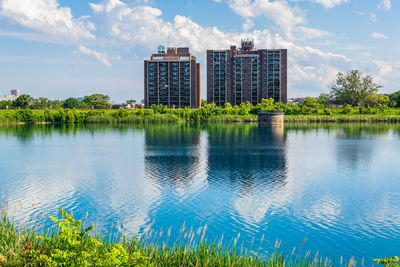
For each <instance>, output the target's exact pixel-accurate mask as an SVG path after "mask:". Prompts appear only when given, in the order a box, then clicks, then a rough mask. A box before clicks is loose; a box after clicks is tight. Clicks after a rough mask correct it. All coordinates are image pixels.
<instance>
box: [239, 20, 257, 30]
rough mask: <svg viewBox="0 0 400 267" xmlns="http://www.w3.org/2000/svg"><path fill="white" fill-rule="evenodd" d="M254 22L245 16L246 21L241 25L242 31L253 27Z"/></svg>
mask: <svg viewBox="0 0 400 267" xmlns="http://www.w3.org/2000/svg"><path fill="white" fill-rule="evenodd" d="M254 25H255V24H254V22H253V20H252V19H249V18H246V22H245V23H244V24H243V25H242V28H243V30H244V31H249V30H250V29H251V28H253V27H254Z"/></svg>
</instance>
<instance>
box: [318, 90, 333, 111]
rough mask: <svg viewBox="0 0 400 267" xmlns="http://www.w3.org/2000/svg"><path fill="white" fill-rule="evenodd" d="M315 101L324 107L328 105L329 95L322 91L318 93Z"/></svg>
mask: <svg viewBox="0 0 400 267" xmlns="http://www.w3.org/2000/svg"><path fill="white" fill-rule="evenodd" d="M317 101H318V104H320V105H322V106H323V107H325V108H326V107H328V106H329V104H330V102H331V97H330V95H328V94H326V93H322V94H320V95H319V97H318V99H317Z"/></svg>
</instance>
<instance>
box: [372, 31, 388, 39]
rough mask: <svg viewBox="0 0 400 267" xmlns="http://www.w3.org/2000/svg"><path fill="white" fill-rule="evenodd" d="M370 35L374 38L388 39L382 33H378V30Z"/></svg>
mask: <svg viewBox="0 0 400 267" xmlns="http://www.w3.org/2000/svg"><path fill="white" fill-rule="evenodd" d="M371 37H372V38H374V39H388V38H389V37H387V36H386V35H384V34H383V33H378V32H373V33H371Z"/></svg>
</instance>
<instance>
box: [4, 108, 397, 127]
mask: <svg viewBox="0 0 400 267" xmlns="http://www.w3.org/2000/svg"><path fill="white" fill-rule="evenodd" d="M315 111H316V112H317V111H318V112H322V113H323V112H324V110H322V111H321V110H315ZM331 111H332V112H333V111H334V112H335V113H331V114H330V115H325V114H319V113H318V114H309V115H293V114H286V115H285V122H287V123H293V122H295V123H298V122H390V123H398V122H400V109H390V110H386V111H385V110H383V111H382V112H381V113H379V112H380V111H379V110H377V109H374V110H371V111H374V112H378V113H377V114H359V113H356V112H360V110H356V109H352V110H348V111H349V112H350V111H351V112H350V113H349V114H342V113H341V112H344V111H345V109H343V110H342V109H337V108H336V109H331V110H330V111H329V112H331ZM364 111H368V109H364ZM257 112H258V109H257V108H256V107H252V108H247V109H246V107H242V108H241V109H239V108H237V106H236V109H223V108H218V107H215V106H206V107H203V108H201V109H196V110H189V109H166V108H165V107H164V108H159V109H146V110H129V111H128V110H70V109H58V110H47V109H46V110H30V109H27V110H8V111H5V110H2V111H0V124H16V123H26V124H37V123H104V124H105V123H125V124H129V123H132V124H143V123H177V122H257V115H255V114H257ZM287 113H290V112H289V111H287Z"/></svg>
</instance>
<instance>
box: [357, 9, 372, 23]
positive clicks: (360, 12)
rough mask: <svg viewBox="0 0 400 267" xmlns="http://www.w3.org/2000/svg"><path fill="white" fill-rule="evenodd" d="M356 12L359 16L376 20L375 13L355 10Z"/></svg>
mask: <svg viewBox="0 0 400 267" xmlns="http://www.w3.org/2000/svg"><path fill="white" fill-rule="evenodd" d="M356 14H357V15H359V16H367V17H368V18H369V20H370V21H372V22H376V15H375V13H366V12H362V11H358V10H357V11H356Z"/></svg>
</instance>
